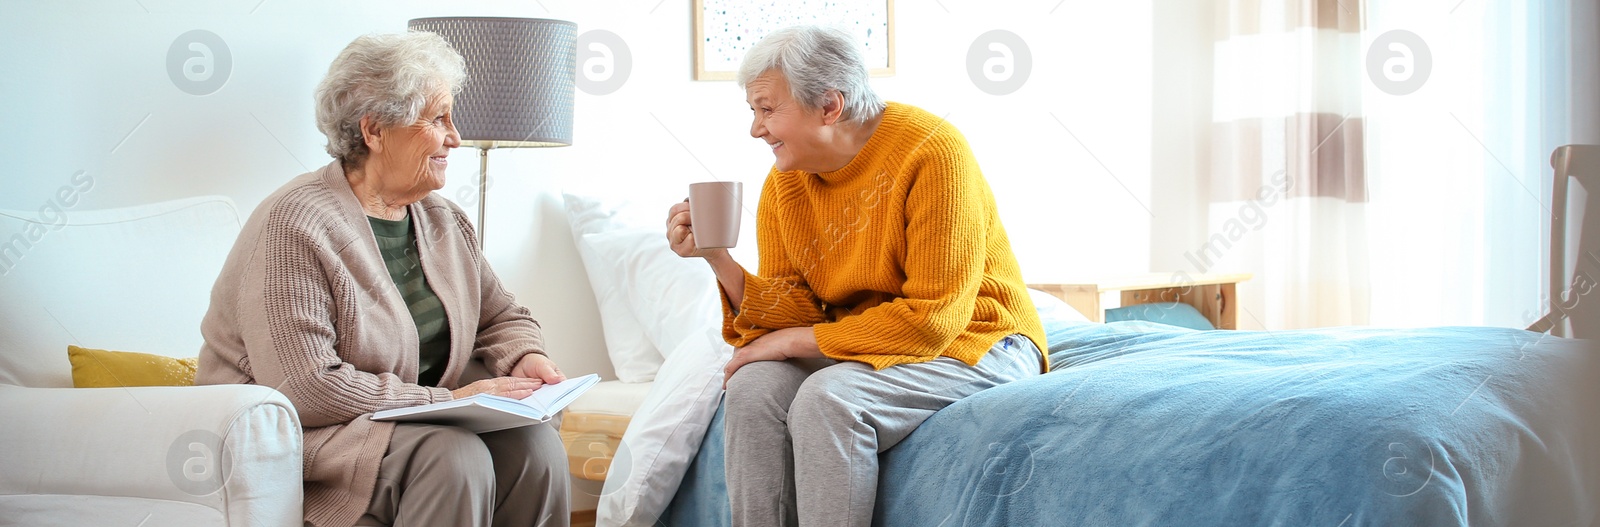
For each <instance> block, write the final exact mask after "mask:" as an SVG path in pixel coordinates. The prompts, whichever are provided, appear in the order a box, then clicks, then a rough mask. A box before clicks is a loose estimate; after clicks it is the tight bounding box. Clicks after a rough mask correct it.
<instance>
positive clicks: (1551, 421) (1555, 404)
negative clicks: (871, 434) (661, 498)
mask: <svg viewBox="0 0 1600 527" xmlns="http://www.w3.org/2000/svg"><path fill="white" fill-rule="evenodd" d="M1049 336H1050V347H1051V350H1052V353H1051V359H1052V364H1053V367H1054V368H1055V370H1054V371H1052V372H1051V373H1049V374H1046V375H1041V376H1039V377H1036V378H1032V379H1028V380H1024V381H1019V382H1015V383H1011V384H1008V385H1005V386H1002V387H998V388H994V389H991V390H988V391H985V392H981V393H979V394H976V395H973V396H971V397H968V398H966V399H964V400H962V401H959V402H957V403H956V404H954V405H951V406H950V407H948V408H946V409H944V410H942V411H940V412H938V413H937V414H935V415H934V416H933V417H932V418H930V419H929V420H928V421H927V422H925V423H924V424H923V425H922V426H921V427H920V428H918V429H917V431H916V432H915V433H913V434H912V435H911V436H910V437H908V438H907V439H906V440H905V441H903V442H902V443H900V445H898V446H896V447H895V448H893V449H891V450H890V451H889V452H887V453H885V454H884V455H883V456H882V457H881V460H882V463H881V466H880V474H881V476H880V481H879V491H878V498H877V499H878V503H877V510H876V518H875V523H876V524H878V525H887V526H902V525H903V526H935V525H947V526H953V525H969V526H970V525H993V526H1002V525H1004V526H1019V525H1178V524H1182V525H1327V526H1330V527H1333V526H1338V525H1346V526H1351V525H1371V524H1385V525H1389V524H1394V525H1466V524H1473V525H1591V524H1593V523H1595V522H1596V521H1597V516H1600V426H1597V423H1600V388H1597V384H1600V355H1597V354H1596V353H1595V350H1593V349H1592V346H1590V344H1592V343H1587V342H1582V341H1572V340H1566V339H1557V338H1552V337H1545V336H1542V335H1539V334H1534V333H1529V332H1524V331H1517V330H1508V329H1498V328H1481V327H1478V328H1428V329H1406V330H1391V329H1368V328H1338V329H1327V330H1305V331H1277V332H1247V331H1192V330H1185V329H1179V328H1172V327H1169V326H1161V325H1155V324H1148V323H1140V322H1118V323H1111V324H1082V325H1071V326H1059V327H1055V328H1052V330H1051V332H1050V335H1049ZM720 424H721V423H720V415H719V417H718V420H717V421H715V422H714V423H713V427H712V429H711V430H710V431H709V432H708V434H709V435H708V436H707V440H706V441H705V443H704V444H703V445H702V448H701V451H700V455H699V458H697V459H696V462H695V466H694V467H693V468H692V469H691V472H690V474H689V475H688V477H686V479H685V481H684V484H683V487H682V488H681V489H680V490H679V492H678V495H677V496H676V499H674V501H673V505H672V506H671V508H669V511H668V514H667V515H666V517H664V518H662V520H663V521H662V523H663V524H665V525H669V526H672V525H727V501H726V497H725V496H719V495H717V494H719V493H722V492H725V485H724V484H723V483H722V472H721V469H722V459H721V457H722V437H721V426H720ZM691 478H692V479H691Z"/></svg>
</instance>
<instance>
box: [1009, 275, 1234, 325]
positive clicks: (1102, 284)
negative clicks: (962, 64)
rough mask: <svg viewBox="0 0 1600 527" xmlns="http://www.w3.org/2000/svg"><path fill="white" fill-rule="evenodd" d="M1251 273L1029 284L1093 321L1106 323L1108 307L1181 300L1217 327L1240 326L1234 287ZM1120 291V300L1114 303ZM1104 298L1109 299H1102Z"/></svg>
mask: <svg viewBox="0 0 1600 527" xmlns="http://www.w3.org/2000/svg"><path fill="white" fill-rule="evenodd" d="M1250 276H1251V275H1250V274H1249V273H1241V274H1203V275H1187V274H1183V273H1170V274H1162V273H1151V274H1143V275H1136V276H1127V277H1118V278H1111V279H1104V280H1096V281H1091V282H1080V283H1070V284H1028V287H1031V288H1034V289H1038V290H1040V291H1044V292H1046V293H1050V294H1052V295H1055V296H1056V298H1060V299H1061V300H1064V301H1066V303H1067V304H1068V305H1071V306H1072V307H1073V308H1075V309H1077V310H1078V311H1079V312H1081V313H1083V316H1085V317H1089V320H1091V321H1094V322H1105V320H1106V312H1105V310H1106V309H1109V308H1116V307H1127V306H1136V305H1139V304H1149V303H1153V302H1182V303H1185V304H1189V305H1191V306H1194V308H1195V309H1197V310H1199V311H1200V314H1201V315H1203V316H1205V317H1206V320H1210V321H1211V325H1212V326H1216V328H1217V329H1238V328H1239V324H1238V311H1237V307H1235V299H1236V298H1237V296H1236V294H1235V292H1234V286H1236V285H1238V283H1239V282H1243V281H1245V280H1249V279H1250ZM1115 293H1121V295H1120V296H1121V302H1120V303H1115V304H1113V302H1112V301H1114V300H1116V298H1115V297H1108V296H1107V295H1110V294H1115ZM1103 299H1105V300H1106V301H1104V302H1102V300H1103Z"/></svg>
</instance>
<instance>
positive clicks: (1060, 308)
mask: <svg viewBox="0 0 1600 527" xmlns="http://www.w3.org/2000/svg"><path fill="white" fill-rule="evenodd" d="M1028 298H1031V299H1033V307H1034V309H1035V310H1037V311H1038V312H1039V318H1040V319H1041V320H1045V321H1049V320H1055V321H1060V322H1082V323H1084V324H1088V323H1089V317H1086V316H1083V313H1081V312H1079V311H1078V309H1077V308H1074V307H1072V304H1068V303H1067V302H1066V301H1065V300H1062V299H1060V298H1057V297H1056V295H1052V294H1050V293H1046V292H1044V291H1040V290H1038V289H1034V288H1031V287H1030V288H1028ZM721 308H722V306H720V305H719V306H717V309H721Z"/></svg>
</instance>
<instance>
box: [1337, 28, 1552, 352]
mask: <svg viewBox="0 0 1600 527" xmlns="http://www.w3.org/2000/svg"><path fill="white" fill-rule="evenodd" d="M1569 9H1570V7H1569V5H1568V4H1567V2H1565V1H1559V2H1557V1H1539V0H1535V1H1531V2H1530V1H1524V0H1472V1H1466V2H1460V3H1452V2H1445V3H1436V2H1404V1H1382V2H1379V1H1369V2H1367V13H1368V17H1367V28H1366V31H1365V32H1364V39H1363V40H1364V41H1366V42H1372V41H1373V40H1375V39H1378V38H1380V37H1382V36H1383V35H1385V34H1387V33H1389V32H1391V31H1394V30H1407V31H1411V32H1413V33H1415V34H1417V35H1418V36H1419V37H1421V39H1422V42H1423V43H1424V45H1425V46H1426V49H1427V51H1426V55H1424V54H1423V53H1422V52H1421V50H1420V49H1419V50H1415V51H1413V53H1412V55H1413V56H1412V57H1411V60H1414V61H1421V60H1422V59H1424V58H1425V59H1427V60H1428V61H1429V62H1430V63H1429V64H1428V66H1429V70H1430V71H1429V74H1428V76H1427V78H1426V80H1425V81H1424V82H1423V83H1422V84H1421V87H1420V88H1418V89H1417V91H1415V92H1413V93H1409V94H1397V93H1391V91H1392V90H1390V91H1386V90H1385V89H1383V88H1384V85H1383V84H1382V83H1378V82H1366V83H1364V84H1363V94H1362V95H1363V99H1364V101H1365V108H1366V111H1367V115H1368V123H1369V135H1368V138H1367V162H1368V168H1369V173H1370V174H1371V175H1372V177H1371V178H1370V179H1369V181H1368V184H1369V186H1368V189H1369V190H1370V192H1371V204H1370V205H1371V206H1370V210H1369V213H1370V219H1371V224H1370V225H1371V228H1370V229H1369V238H1370V240H1371V244H1372V248H1373V254H1374V255H1375V256H1374V259H1373V266H1372V269H1373V273H1372V323H1374V324H1380V325H1395V326H1425V325H1445V324H1464V325H1494V326H1507V327H1524V326H1526V325H1527V324H1528V323H1530V322H1532V321H1533V320H1534V319H1536V318H1538V316H1539V315H1540V314H1542V307H1543V306H1544V305H1545V303H1544V302H1543V301H1541V293H1542V292H1543V291H1544V289H1545V284H1547V283H1548V281H1547V280H1548V279H1547V278H1546V277H1545V276H1544V274H1543V273H1545V272H1546V269H1547V266H1546V265H1545V264H1544V263H1543V259H1544V255H1545V254H1547V245H1548V241H1547V240H1548V232H1549V231H1548V226H1547V225H1546V223H1547V222H1548V218H1549V217H1550V213H1549V209H1548V207H1549V193H1550V191H1549V185H1550V182H1549V179H1550V172H1551V169H1550V165H1549V159H1550V152H1551V150H1552V149H1553V148H1554V147H1555V146H1558V145H1561V144H1564V143H1566V142H1567V141H1568V140H1570V137H1568V135H1569V134H1568V131H1569V130H1570V127H1569V126H1568V124H1569V117H1568V112H1567V111H1566V108H1565V107H1564V101H1565V100H1566V90H1567V85H1566V84H1565V83H1564V82H1562V80H1561V79H1562V78H1563V75H1564V72H1565V71H1567V69H1568V68H1569V65H1568V64H1566V63H1565V62H1564V61H1562V60H1559V59H1560V57H1562V56H1564V55H1565V53H1566V51H1567V47H1568V42H1569V41H1570V39H1569V38H1566V35H1565V30H1564V29H1562V26H1561V25H1560V24H1558V23H1556V22H1558V21H1559V20H1564V18H1562V17H1563V16H1564V14H1565V13H1566V12H1568V11H1569ZM1399 55H1400V54H1399V53H1396V54H1395V56H1399ZM1402 59H1403V57H1402ZM1420 71H1421V69H1420V68H1419V69H1418V70H1417V73H1420Z"/></svg>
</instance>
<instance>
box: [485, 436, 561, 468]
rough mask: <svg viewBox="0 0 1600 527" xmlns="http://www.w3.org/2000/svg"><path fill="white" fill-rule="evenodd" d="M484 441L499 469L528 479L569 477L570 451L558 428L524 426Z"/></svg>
mask: <svg viewBox="0 0 1600 527" xmlns="http://www.w3.org/2000/svg"><path fill="white" fill-rule="evenodd" d="M481 437H482V439H483V443H484V444H485V445H486V446H487V447H488V449H489V454H490V455H491V456H492V457H493V458H494V459H493V463H494V465H495V467H496V468H497V469H512V470H511V471H513V472H521V473H523V474H528V475H539V474H566V473H567V451H566V447H565V446H564V445H563V444H562V443H561V433H560V432H559V431H557V430H556V428H555V427H554V426H550V425H549V424H537V425H533V426H523V427H517V428H511V429H508V430H501V431H498V432H491V433H487V434H483V435H482V436H481Z"/></svg>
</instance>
